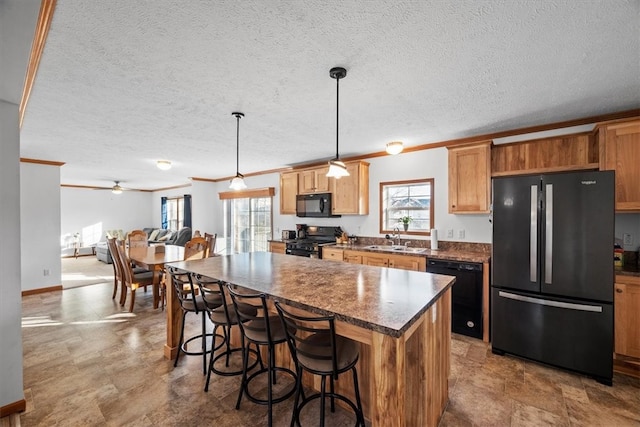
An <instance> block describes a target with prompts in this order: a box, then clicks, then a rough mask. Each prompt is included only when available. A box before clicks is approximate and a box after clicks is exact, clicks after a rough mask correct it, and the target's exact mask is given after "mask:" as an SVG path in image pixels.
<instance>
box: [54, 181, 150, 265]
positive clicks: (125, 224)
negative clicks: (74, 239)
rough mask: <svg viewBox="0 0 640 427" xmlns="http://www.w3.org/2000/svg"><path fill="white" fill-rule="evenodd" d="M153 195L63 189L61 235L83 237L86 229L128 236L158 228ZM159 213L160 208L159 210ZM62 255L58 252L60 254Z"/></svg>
mask: <svg viewBox="0 0 640 427" xmlns="http://www.w3.org/2000/svg"><path fill="white" fill-rule="evenodd" d="M152 194H153V193H150V192H142V191H123V192H122V194H113V193H112V192H111V191H109V190H91V189H87V188H73V187H62V188H61V190H60V212H61V214H60V218H61V223H62V225H61V230H60V232H61V235H65V234H72V235H73V234H74V233H82V230H83V229H85V228H90V227H93V226H96V227H99V228H100V229H101V230H102V232H101V233H100V235H101V239H100V240H105V238H104V230H112V229H122V230H123V231H125V232H127V231H130V230H134V229H141V228H144V227H153V226H154V225H155V224H154V222H153V218H152V215H151V210H150V208H149V207H150V206H151V202H152ZM158 209H159V208H158ZM59 252H60V251H59V250H58V253H59Z"/></svg>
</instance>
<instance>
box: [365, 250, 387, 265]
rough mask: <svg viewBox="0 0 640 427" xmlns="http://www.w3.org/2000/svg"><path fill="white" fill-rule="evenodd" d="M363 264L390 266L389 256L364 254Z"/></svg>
mask: <svg viewBox="0 0 640 427" xmlns="http://www.w3.org/2000/svg"><path fill="white" fill-rule="evenodd" d="M362 264H364V265H373V266H375V267H389V257H388V256H386V255H375V254H369V253H367V255H362Z"/></svg>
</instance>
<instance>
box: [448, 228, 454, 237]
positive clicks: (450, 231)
mask: <svg viewBox="0 0 640 427" xmlns="http://www.w3.org/2000/svg"><path fill="white" fill-rule="evenodd" d="M447 238H449V239H453V228H450V229H448V230H447Z"/></svg>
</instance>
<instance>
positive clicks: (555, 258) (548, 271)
mask: <svg viewBox="0 0 640 427" xmlns="http://www.w3.org/2000/svg"><path fill="white" fill-rule="evenodd" d="M543 204H544V208H545V213H544V218H543V219H544V225H543V227H542V228H543V234H544V239H543V240H544V242H545V243H544V248H543V254H544V256H543V257H542V283H541V286H542V292H544V293H547V294H552V295H559V296H567V297H571V298H583V299H589V300H596V301H606V302H612V301H613V275H614V274H613V262H612V260H611V256H612V255H611V250H612V248H613V235H614V215H615V185H614V173H613V171H604V172H576V173H562V174H551V175H545V177H544V179H543Z"/></svg>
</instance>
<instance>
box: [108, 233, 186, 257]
mask: <svg viewBox="0 0 640 427" xmlns="http://www.w3.org/2000/svg"><path fill="white" fill-rule="evenodd" d="M142 231H144V232H145V233H147V240H148V241H149V243H156V244H165V245H177V246H184V245H185V244H186V243H187V242H188V241H189V240H191V236H192V231H191V228H190V227H183V228H181V229H180V230H178V231H173V230H164V229H161V228H151V227H147V228H143V229H142ZM104 234H105V238H106V239H110V238H112V237H115V238H117V239H118V240H126V238H127V235H126V234H125V233H124V231H122V230H106V231H105V233H104ZM96 258H98V260H99V261H102V262H104V263H105V264H111V263H113V258H111V252H110V251H109V247H108V246H107V242H106V241H104V240H103V241H100V242H98V244H97V245H96Z"/></svg>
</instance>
